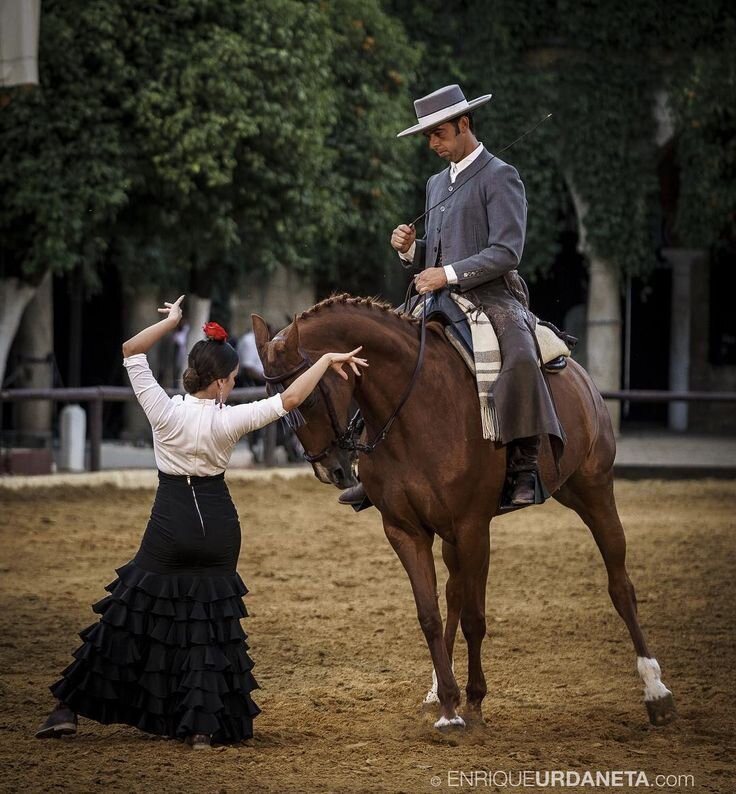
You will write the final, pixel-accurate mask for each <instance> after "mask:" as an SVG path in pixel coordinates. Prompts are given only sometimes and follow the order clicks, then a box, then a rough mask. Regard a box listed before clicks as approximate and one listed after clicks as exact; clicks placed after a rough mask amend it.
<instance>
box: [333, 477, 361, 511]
mask: <svg viewBox="0 0 736 794" xmlns="http://www.w3.org/2000/svg"><path fill="white" fill-rule="evenodd" d="M364 499H366V492H365V488H364V487H363V483H362V482H359V483H358V484H357V485H353V486H352V488H347V489H345V490H344V491H343V492H342V493H341V494H340V496H338V497H337V501H338V502H339V503H340V504H341V505H359V504H362V503H363V500H364Z"/></svg>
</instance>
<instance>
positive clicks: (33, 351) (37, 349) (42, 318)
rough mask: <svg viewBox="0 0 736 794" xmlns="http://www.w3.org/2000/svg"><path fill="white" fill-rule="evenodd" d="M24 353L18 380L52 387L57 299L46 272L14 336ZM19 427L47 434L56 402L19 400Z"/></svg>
mask: <svg viewBox="0 0 736 794" xmlns="http://www.w3.org/2000/svg"><path fill="white" fill-rule="evenodd" d="M15 350H16V351H17V352H18V353H19V354H20V355H21V356H22V365H23V370H24V372H23V375H22V377H21V379H20V380H19V381H18V383H17V384H13V385H14V386H15V385H17V386H18V387H22V388H27V389H50V388H51V387H52V386H53V384H54V377H53V373H54V358H53V351H54V299H53V279H52V276H51V273H47V274H46V275H45V276H44V277H43V280H42V281H41V283H40V284H39V285H38V289H37V290H36V294H35V295H34V296H33V299H32V300H31V302H30V303H29V304H28V306H27V307H26V310H25V312H24V314H23V319H22V320H21V323H20V327H19V329H18V334H17V336H16V340H15ZM15 411H16V414H15V416H16V422H15V423H16V427H17V428H18V430H20V431H22V432H23V433H30V434H32V435H42V436H48V434H49V433H50V432H51V420H52V417H53V403H52V402H51V401H50V400H29V401H27V402H19V403H17V404H16V407H15Z"/></svg>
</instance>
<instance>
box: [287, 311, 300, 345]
mask: <svg viewBox="0 0 736 794" xmlns="http://www.w3.org/2000/svg"><path fill="white" fill-rule="evenodd" d="M284 348H285V349H286V350H299V327H298V326H297V324H296V315H294V320H293V321H292V323H291V326H290V327H289V331H288V333H287V334H286V339H285V343H284Z"/></svg>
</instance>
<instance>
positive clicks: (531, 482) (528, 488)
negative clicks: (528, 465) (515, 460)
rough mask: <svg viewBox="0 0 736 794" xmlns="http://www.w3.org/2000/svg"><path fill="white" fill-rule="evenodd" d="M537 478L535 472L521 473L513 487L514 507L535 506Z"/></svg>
mask: <svg viewBox="0 0 736 794" xmlns="http://www.w3.org/2000/svg"><path fill="white" fill-rule="evenodd" d="M535 490H536V477H535V476H534V472H533V471H520V472H519V473H518V474H517V475H516V476H515V477H514V484H513V486H512V487H511V504H512V505H533V504H534V503H535V502H536V494H535Z"/></svg>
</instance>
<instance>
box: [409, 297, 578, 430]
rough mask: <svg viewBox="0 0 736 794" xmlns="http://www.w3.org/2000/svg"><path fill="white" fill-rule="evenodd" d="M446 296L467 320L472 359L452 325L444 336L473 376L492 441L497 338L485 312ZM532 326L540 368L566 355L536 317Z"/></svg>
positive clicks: (416, 314)
mask: <svg viewBox="0 0 736 794" xmlns="http://www.w3.org/2000/svg"><path fill="white" fill-rule="evenodd" d="M448 295H449V297H450V298H451V299H452V300H453V301H454V302H455V303H456V304H457V306H458V307H459V308H460V309H461V311H462V312H463V314H464V315H465V319H466V320H467V323H468V326H469V328H470V335H471V339H472V342H473V350H472V357H471V356H470V355H469V353H468V350H467V349H466V346H465V344H463V342H462V340H461V338H460V336H459V334H458V333H457V332H456V331H455V329H454V327H453V326H452V325H450V326H447V327H446V328H445V336H446V337H447V339H448V341H449V342H450V343H451V344H452V346H453V347H454V348H455V349H456V350H457V351H458V353H460V356H461V357H462V359H463V360H464V361H465V363H466V365H467V366H468V369H469V370H470V371H471V372H472V373H473V374H474V375H475V380H476V383H477V387H478V400H479V402H480V419H481V426H482V428H483V438H485V439H488V440H490V441H496V440H497V439H498V438H499V429H498V417H497V416H496V411H495V405H494V402H493V398H492V394H493V384H494V383H495V382H496V379H497V378H498V375H499V373H500V372H501V366H502V365H503V361H502V359H501V349H500V346H499V343H498V337H497V336H496V332H495V330H494V329H493V324H492V323H491V321H490V320H489V318H488V315H487V314H486V313H485V312H483V311H482V310H481V309H479V308H478V307H477V306H476V305H475V304H473V303H471V302H470V301H469V300H468V299H467V298H464V297H463V296H462V295H458V294H457V293H455V292H449V293H448ZM421 314H422V302H421V301H417V303H416V305H415V306H414V309H413V311H412V315H413V316H414V317H416V318H419V317H421ZM529 316H530V317H534V315H532V314H531V313H529ZM534 323H535V327H534V333H535V336H536V339H537V347H538V349H539V352H540V366H542V365H544V364H547V363H548V362H550V361H553V360H554V359H556V358H559V357H560V356H569V355H570V348H569V347H568V346H567V345H566V344H565V342H564V341H563V340H562V339H561V338H560V337H559V336H558V335H557V334H556V333H555V332H554V331H553V330H552V329H551V328H548V327H547V326H546V325H542V324H541V323H539V322H537V318H536V317H534Z"/></svg>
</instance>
